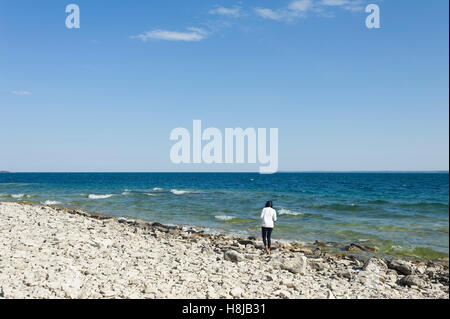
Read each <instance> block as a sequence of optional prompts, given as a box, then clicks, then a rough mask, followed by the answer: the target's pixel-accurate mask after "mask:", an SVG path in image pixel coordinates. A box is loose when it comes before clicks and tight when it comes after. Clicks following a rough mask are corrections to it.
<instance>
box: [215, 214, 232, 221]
mask: <svg viewBox="0 0 450 319" xmlns="http://www.w3.org/2000/svg"><path fill="white" fill-rule="evenodd" d="M214 217H215V218H217V219H220V220H231V219H234V218H236V217H234V216H227V215H217V216H214Z"/></svg>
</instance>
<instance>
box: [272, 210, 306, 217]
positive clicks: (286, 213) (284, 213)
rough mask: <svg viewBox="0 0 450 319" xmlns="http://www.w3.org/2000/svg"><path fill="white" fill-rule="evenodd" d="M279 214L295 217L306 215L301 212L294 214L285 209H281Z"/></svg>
mask: <svg viewBox="0 0 450 319" xmlns="http://www.w3.org/2000/svg"><path fill="white" fill-rule="evenodd" d="M278 214H279V215H293V216H299V215H304V213H301V212H293V211H290V210H289V209H285V208H281V209H279V210H278Z"/></svg>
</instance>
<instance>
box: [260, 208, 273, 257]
mask: <svg viewBox="0 0 450 319" xmlns="http://www.w3.org/2000/svg"><path fill="white" fill-rule="evenodd" d="M276 221H277V212H276V211H275V209H273V204H272V201H270V200H269V201H268V202H267V203H266V207H264V208H263V210H262V212H261V222H262V238H263V243H264V248H265V249H266V252H267V254H269V255H270V238H271V236H272V230H273V227H274V222H276Z"/></svg>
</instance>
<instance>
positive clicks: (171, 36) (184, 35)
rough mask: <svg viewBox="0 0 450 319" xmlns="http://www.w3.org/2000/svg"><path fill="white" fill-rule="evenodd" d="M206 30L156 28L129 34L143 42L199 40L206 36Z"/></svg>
mask: <svg viewBox="0 0 450 319" xmlns="http://www.w3.org/2000/svg"><path fill="white" fill-rule="evenodd" d="M207 34H208V33H207V32H206V31H205V30H203V29H200V28H187V31H185V32H179V31H169V30H162V29H156V30H151V31H147V32H144V33H142V34H139V35H135V36H131V38H133V39H140V40H141V41H143V42H146V41H148V40H152V39H153V40H167V41H187V42H190V41H201V40H203V39H204V38H205V37H206V36H207Z"/></svg>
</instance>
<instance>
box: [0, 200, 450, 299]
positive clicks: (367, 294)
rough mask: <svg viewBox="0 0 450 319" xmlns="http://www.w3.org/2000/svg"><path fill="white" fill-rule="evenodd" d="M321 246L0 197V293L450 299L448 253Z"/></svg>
mask: <svg viewBox="0 0 450 319" xmlns="http://www.w3.org/2000/svg"><path fill="white" fill-rule="evenodd" d="M325 246H326V244H325V243H320V242H316V243H315V244H300V243H295V242H293V243H280V242H276V243H274V249H273V251H272V254H271V255H270V256H268V255H266V254H265V253H264V252H263V249H262V242H260V241H259V240H257V239H256V238H252V237H250V238H237V237H231V236H226V235H221V234H207V233H204V232H202V231H201V230H194V229H187V228H183V227H180V226H173V225H172V226H168V225H162V224H160V223H157V222H154V223H150V222H145V221H142V220H127V219H124V218H113V217H109V216H103V215H99V214H92V213H86V212H83V211H80V210H71V209H66V208H61V207H54V206H47V205H37V204H29V203H10V202H0V298H286V299H312V298H328V299H330V298H332V299H333V298H336V299H343V298H352V299H353V298H354V299H356V298H358V299H361V298H364V299H366V298H383V299H384V298H388V299H409V298H417V299H440V298H449V290H448V288H449V286H448V285H449V268H448V261H440V262H436V261H413V260H401V259H392V258H382V257H380V256H376V255H373V256H369V257H367V255H366V257H364V256H362V255H358V254H357V252H358V251H363V252H364V251H368V252H371V251H370V250H371V248H370V247H364V246H358V245H356V244H355V245H350V246H347V247H346V249H345V250H346V251H347V253H341V254H339V253H333V252H330V251H327V249H325ZM353 252H355V253H353Z"/></svg>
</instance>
